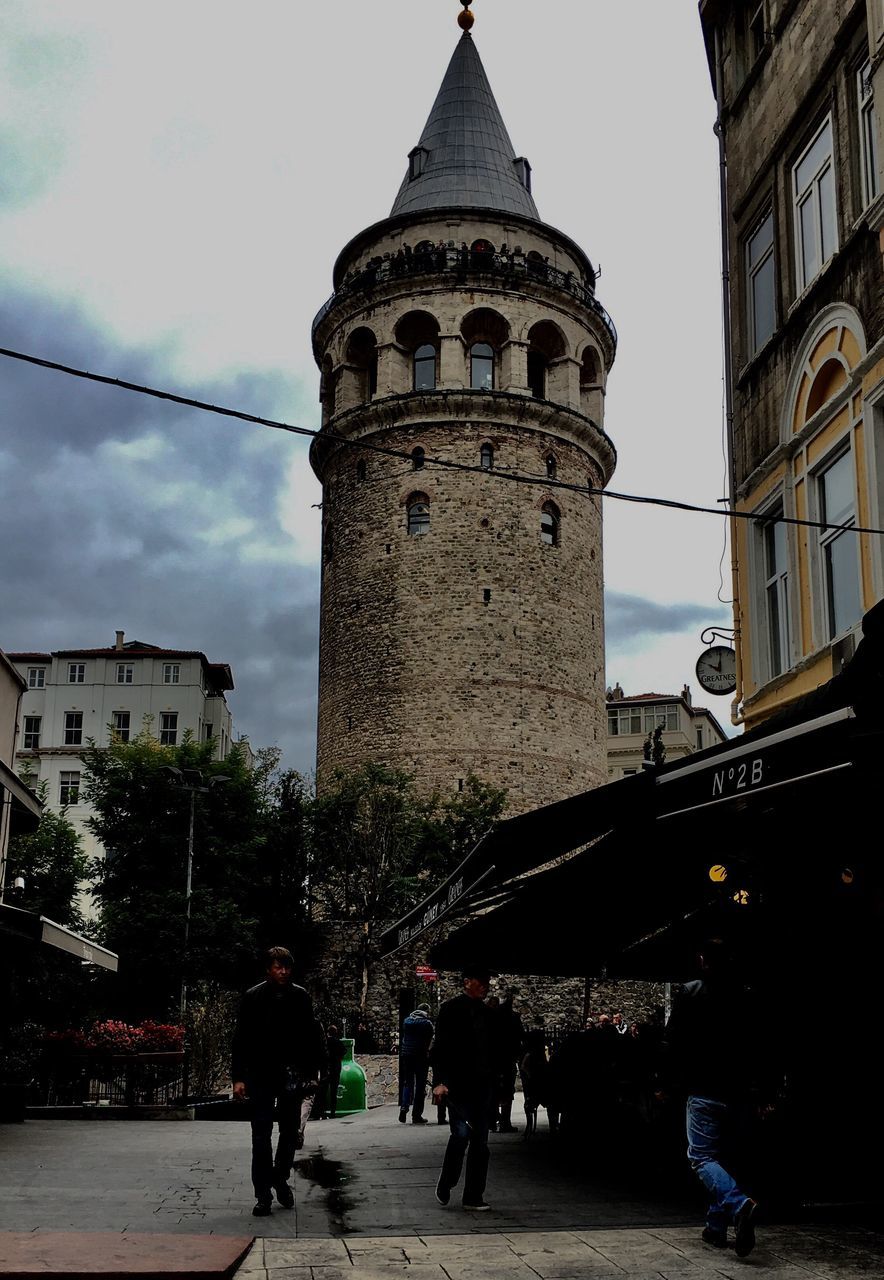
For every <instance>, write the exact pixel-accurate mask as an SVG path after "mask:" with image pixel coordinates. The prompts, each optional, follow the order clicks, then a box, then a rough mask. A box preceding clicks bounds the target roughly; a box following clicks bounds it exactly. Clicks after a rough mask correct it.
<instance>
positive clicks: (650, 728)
mask: <svg viewBox="0 0 884 1280" xmlns="http://www.w3.org/2000/svg"><path fill="white" fill-rule="evenodd" d="M643 719H644V731H645V733H653V732H654V730H655V729H656V728H657V727H658V725H661V724H662V726H663V728H664V729H665V730H667V732H670V733H671V732H672V731H673V730H675V729H677V728H678V704H677V703H675V702H670V703H667V704H666V705H665V706H657V707H645V709H644V715H643Z"/></svg>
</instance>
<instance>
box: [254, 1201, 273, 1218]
mask: <svg viewBox="0 0 884 1280" xmlns="http://www.w3.org/2000/svg"><path fill="white" fill-rule="evenodd" d="M272 1208H273V1201H272V1200H264V1199H263V1198H262V1199H260V1200H256V1201H255V1207H254V1209H253V1210H252V1217H253V1218H266V1217H267V1216H268V1215H269V1214H270V1211H271V1210H272Z"/></svg>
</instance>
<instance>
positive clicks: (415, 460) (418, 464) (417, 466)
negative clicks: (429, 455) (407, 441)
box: [411, 445, 426, 471]
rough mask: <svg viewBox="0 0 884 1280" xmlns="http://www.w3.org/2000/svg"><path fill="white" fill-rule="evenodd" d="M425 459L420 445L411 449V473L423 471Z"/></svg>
mask: <svg viewBox="0 0 884 1280" xmlns="http://www.w3.org/2000/svg"><path fill="white" fill-rule="evenodd" d="M425 457H426V454H425V453H424V451H423V449H422V448H421V446H420V445H417V446H416V447H415V448H414V449H412V451H411V469H412V471H423V469H424V458H425Z"/></svg>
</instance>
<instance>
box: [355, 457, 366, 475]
mask: <svg viewBox="0 0 884 1280" xmlns="http://www.w3.org/2000/svg"><path fill="white" fill-rule="evenodd" d="M356 479H357V480H364V479H365V459H364V458H360V459H359V461H358V462H357V463H356Z"/></svg>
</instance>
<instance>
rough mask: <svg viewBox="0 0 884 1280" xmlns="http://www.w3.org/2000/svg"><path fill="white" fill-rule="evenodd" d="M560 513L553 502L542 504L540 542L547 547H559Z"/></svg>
mask: <svg viewBox="0 0 884 1280" xmlns="http://www.w3.org/2000/svg"><path fill="white" fill-rule="evenodd" d="M561 519H562V517H561V512H560V511H559V509H558V507H557V506H556V504H555V503H554V502H544V504H543V506H542V507H541V509H540V540H541V542H545V543H546V545H547V546H548V547H557V546H558V545H559V536H560V525H561Z"/></svg>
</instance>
